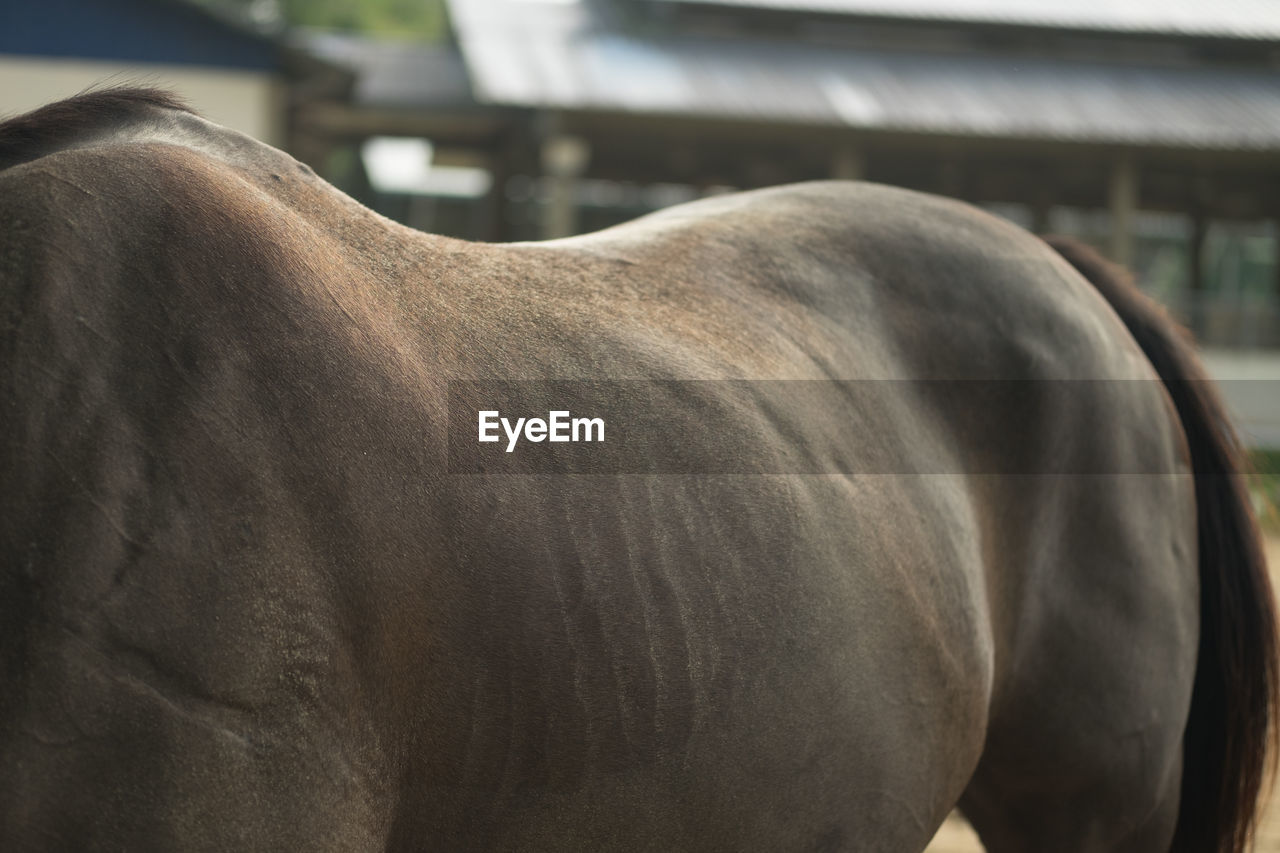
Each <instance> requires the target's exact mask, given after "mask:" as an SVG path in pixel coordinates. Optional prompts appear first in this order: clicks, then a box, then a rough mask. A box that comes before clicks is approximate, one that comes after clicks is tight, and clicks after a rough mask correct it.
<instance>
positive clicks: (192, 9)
mask: <svg viewBox="0 0 1280 853" xmlns="http://www.w3.org/2000/svg"><path fill="white" fill-rule="evenodd" d="M104 83H108V84H110V83H115V84H123V83H133V84H138V83H141V84H148V85H161V86H166V87H170V88H172V89H174V90H175V91H177V92H178V93H179V94H180V95H182V96H183V97H185V98H186V99H188V101H189V102H190V103H191V104H192V105H193V106H195V107H196V108H197V109H198V110H200V111H201V112H203V113H204V114H205V115H207V116H208V117H210V118H212V119H213V120H215V121H218V122H220V123H222V124H226V125H229V126H231V127H234V128H236V129H239V130H241V131H244V132H246V133H249V134H251V135H253V136H255V137H258V138H260V139H262V140H264V141H266V142H269V143H271V144H273V145H276V146H278V147H280V148H283V149H285V150H287V151H289V152H290V153H291V154H293V155H294V156H296V157H298V158H299V159H301V160H303V161H304V162H307V163H309V164H310V165H312V166H313V167H314V168H316V170H317V171H319V172H320V173H321V174H322V175H324V176H325V177H326V178H328V179H329V180H330V181H332V182H333V183H334V184H336V185H337V186H338V187H340V188H341V189H343V190H344V191H346V192H348V193H349V194H351V195H353V196H354V197H356V198H357V199H359V200H360V201H362V202H364V203H365V204H367V205H369V206H370V207H372V208H374V209H376V210H378V211H379V212H381V213H383V214H384V215H386V216H389V217H391V218H393V219H397V220H400V221H402V222H404V223H406V224H408V225H411V226H414V227H417V228H421V229H424V230H428V231H433V232H436V233H441V234H447V235H452V236H458V237H465V238H468V239H474V240H527V239H540V238H554V237H561V236H566V235H570V234H574V233H579V232H582V231H588V230H593V229H597V228H601V227H605V226H608V225H611V224H614V223H617V222H621V221H624V220H627V219H631V218H633V217H635V216H637V215H640V214H642V213H645V212H647V211H650V210H654V209H657V208H660V207H664V206H667V205H670V204H675V203H678V202H683V201H687V200H690V199H694V198H697V197H700V196H704V195H709V194H715V193H721V192H726V191H730V190H733V189H746V188H751V187H759V186H766V185H771V184H778V183H785V182H790V181H799V180H808V179H815V178H861V179H866V180H872V181H879V182H883V183H888V184H896V185H899V186H904V187H910V188H914V189H920V190H926V191H929V192H934V193H940V194H943V195H948V196H953V197H956V198H960V199H964V200H967V201H969V202H972V203H974V204H977V205H980V206H982V207H984V208H987V209H988V210H990V211H992V212H994V213H996V214H997V215H999V216H1003V217H1006V218H1008V219H1010V220H1012V221H1014V222H1016V223H1018V224H1020V225H1022V226H1024V227H1026V228H1029V229H1031V230H1033V231H1036V232H1058V233H1068V234H1073V235H1076V236H1078V237H1082V238H1083V239H1085V240H1087V241H1088V242H1090V243H1093V244H1094V245H1096V246H1097V247H1099V248H1100V249H1101V250H1102V251H1103V252H1104V253H1105V254H1107V255H1108V256H1110V257H1111V258H1113V259H1115V260H1117V261H1120V262H1122V263H1124V264H1127V265H1129V266H1130V267H1131V268H1132V269H1133V270H1134V271H1135V272H1136V274H1137V277H1138V280H1139V282H1140V284H1141V285H1142V287H1143V288H1144V289H1146V290H1147V291H1148V292H1149V293H1151V294H1152V295H1153V296H1155V297H1156V298H1157V299H1159V300H1160V301H1161V302H1163V303H1164V304H1165V305H1166V306H1168V308H1169V310H1170V311H1172V312H1173V313H1174V315H1175V316H1177V317H1178V318H1179V319H1180V320H1182V321H1183V322H1184V323H1185V324H1186V325H1187V326H1189V327H1190V328H1191V329H1192V330H1193V331H1194V332H1195V334H1196V336H1197V338H1198V339H1199V341H1200V343H1201V346H1202V348H1203V351H1204V354H1205V358H1206V361H1207V363H1208V365H1209V368H1210V371H1211V372H1212V373H1213V374H1214V375H1215V376H1216V377H1217V378H1218V379H1219V380H1221V381H1222V386H1223V389H1224V393H1225V395H1226V396H1227V398H1228V403H1229V405H1230V406H1231V407H1232V409H1233V410H1234V412H1235V415H1236V417H1237V419H1238V421H1239V423H1240V426H1241V428H1242V432H1243V434H1244V437H1245V440H1246V442H1247V443H1249V444H1250V446H1251V447H1252V449H1253V453H1254V459H1255V462H1256V465H1257V468H1258V470H1259V474H1258V475H1257V476H1256V477H1254V478H1253V485H1254V490H1255V496H1256V498H1257V501H1258V507H1259V509H1260V511H1261V512H1262V513H1263V514H1264V517H1268V514H1270V515H1269V519H1270V525H1271V526H1272V529H1273V531H1274V530H1276V529H1280V516H1277V515H1276V513H1275V510H1274V508H1269V507H1274V505H1275V503H1276V502H1277V499H1278V498H1280V390H1277V389H1280V251H1278V249H1277V245H1278V240H1280V224H1278V223H1280V0H1212V2H1210V0H35V2H31V0H23V2H17V0H0V115H8V114H13V113H16V112H21V111H24V110H27V109H31V108H34V107H37V106H40V105H41V104H44V103H47V102H49V101H53V100H56V99H58V98H62V97H66V96H69V95H72V94H75V93H76V92H78V91H81V90H83V89H84V88H86V87H89V86H93V85H102V84H104ZM1269 543H1270V544H1269V545H1268V548H1269V549H1270V551H1271V553H1272V554H1273V557H1272V561H1273V563H1280V558H1277V557H1276V556H1274V555H1277V554H1280V538H1275V537H1274V536H1273V538H1271V539H1270V540H1269ZM1271 814H1272V817H1271V818H1269V820H1268V822H1267V824H1266V826H1264V831H1263V836H1262V842H1261V844H1262V847H1261V849H1264V850H1266V851H1272V850H1274V851H1280V805H1277V806H1276V807H1274V808H1273V809H1272V812H1271ZM930 849H931V851H935V852H936V853H943V851H946V853H956V851H971V850H975V849H977V848H976V845H975V842H974V840H973V837H972V833H971V832H970V831H969V830H967V829H966V828H965V827H964V826H963V824H962V823H959V822H956V821H952V822H949V823H948V824H947V826H946V827H944V830H943V832H942V833H941V834H940V835H939V837H938V839H937V840H936V841H935V844H934V846H933V847H931V848H930Z"/></svg>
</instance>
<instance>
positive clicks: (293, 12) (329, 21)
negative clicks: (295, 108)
mask: <svg viewBox="0 0 1280 853" xmlns="http://www.w3.org/2000/svg"><path fill="white" fill-rule="evenodd" d="M172 2H188V3H194V4H195V5H197V6H203V7H204V8H206V9H209V10H210V11H212V12H215V13H217V14H219V15H221V16H223V17H224V18H228V19H230V20H233V21H239V22H240V23H242V24H244V25H247V26H249V27H251V28H253V29H256V30H259V31H261V32H276V31H278V30H280V29H281V28H284V27H312V28H316V29H325V30H338V31H341V32H349V33H359V34H361V35H368V36H376V37H378V38H405V39H415V40H418V41H437V40H440V39H443V38H445V36H446V35H447V34H448V20H447V18H446V14H445V5H444V2H445V0H172Z"/></svg>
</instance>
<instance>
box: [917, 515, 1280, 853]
mask: <svg viewBox="0 0 1280 853" xmlns="http://www.w3.org/2000/svg"><path fill="white" fill-rule="evenodd" d="M1267 565H1268V566H1270V568H1271V578H1272V583H1273V584H1274V585H1275V587H1276V588H1277V589H1280V536H1274V535H1273V536H1271V537H1269V538H1268V539H1267ZM925 853H982V845H981V844H980V843H979V842H978V836H977V835H975V834H974V832H973V830H972V829H971V828H970V827H969V825H968V824H967V823H965V822H964V820H963V819H962V818H960V817H959V816H957V815H952V817H951V818H949V819H948V820H947V822H946V823H945V824H943V825H942V829H940V830H938V834H937V835H936V836H934V838H933V842H932V843H931V844H930V845H929V847H928V849H927V850H926V851H925ZM1255 853H1280V783H1278V784H1277V785H1276V786H1275V790H1274V791H1273V792H1272V795H1271V799H1270V801H1269V802H1268V804H1267V806H1266V808H1265V809H1264V811H1263V817H1262V826H1261V827H1260V828H1259V830H1258V837H1257V846H1256V848H1255Z"/></svg>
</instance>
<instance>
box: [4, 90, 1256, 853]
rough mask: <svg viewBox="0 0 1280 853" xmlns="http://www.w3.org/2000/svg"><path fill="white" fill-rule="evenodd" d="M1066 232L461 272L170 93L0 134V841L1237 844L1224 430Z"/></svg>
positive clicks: (667, 219)
mask: <svg viewBox="0 0 1280 853" xmlns="http://www.w3.org/2000/svg"><path fill="white" fill-rule="evenodd" d="M1057 248H1058V249H1059V251H1060V252H1062V253H1064V254H1066V255H1067V257H1068V259H1069V260H1070V262H1071V263H1070V264H1069V263H1067V262H1066V261H1064V260H1063V258H1062V257H1061V256H1060V255H1059V254H1058V253H1056V252H1055V251H1053V250H1052V249H1051V248H1050V247H1049V246H1047V245H1045V243H1044V242H1042V241H1040V240H1038V239H1036V238H1035V237H1032V236H1030V235H1028V234H1026V233H1024V232H1022V231H1020V230H1018V229H1016V228H1014V227H1013V226H1010V225H1008V224H1005V223H1003V222H1001V221H999V220H997V219H995V218H992V217H990V216H988V215H986V214H984V213H981V212H979V211H977V210H975V209H973V208H970V207H967V206H965V205H962V204H958V203H955V202H952V201H946V200H943V199H939V198H933V197H930V196H925V195H920V194H915V193H909V192H904V191H901V190H895V189H890V188H886V187H880V186H875V185H870V184H858V183H817V184H809V185H803V186H795V187H784V188H779V189H771V190H763V191H758V192H750V193H744V194H741V195H735V196H729V197H721V198H716V199H709V200H704V201H699V202H695V203H693V204H690V205H685V206H681V207H678V208H673V209H671V210H667V211H663V212H661V213H658V214H655V215H652V216H648V217H645V218H644V219H641V220H639V221H637V222H634V223H631V224H629V225H625V226H621V227H618V228H614V229H611V230H609V231H606V232H603V233H600V234H594V235H588V236H584V237H579V238H574V239H569V240H561V241H556V242H552V243H546V244H516V245H477V244H471V243H465V242H460V241H457V240H450V239H445V238H440V237H435V236H431V235H427V234H421V233H417V232H414V231H411V230H409V229H406V228H403V227H400V226H398V225H396V224H394V223H391V222H389V221H386V220H384V219H382V218H380V217H378V216H377V215H375V214H373V213H371V212H370V211H368V210H366V209H364V208H362V207H361V206H360V205H358V204H356V203H355V202H353V201H352V200H350V199H349V198H347V197H345V196H343V195H342V194H341V193H339V192H337V191H336V190H335V189H333V188H332V187H331V186H329V185H328V184H326V183H325V182H323V181H322V180H320V179H318V178H317V177H316V176H315V175H314V174H313V173H312V172H311V171H310V170H309V169H307V168H306V167H304V166H301V165H299V164H298V163H297V162H295V161H294V160H292V159H291V158H290V157H288V156H287V155H285V154H282V153H280V152H279V151H276V150H274V149H272V148H269V147H267V146H265V145H262V144H259V143H257V142H254V141H253V140H250V139H248V138H246V137H243V136H241V135H239V134H236V133H234V132H231V131H228V130H225V129H222V128H219V127H217V126H215V125H213V124H210V123H209V122H207V121H205V120H203V119H201V118H199V117H198V116H196V115H194V114H193V113H191V112H189V111H187V110H186V109H184V108H183V107H182V106H181V105H180V104H179V103H177V102H175V101H174V100H173V99H171V98H170V97H168V96H165V95H163V94H160V93H157V92H153V91H140V90H115V91H102V92H95V93H91V94H86V95H83V96H80V97H78V98H75V99H72V100H70V101H65V102H62V103H59V104H54V105H52V106H49V107H46V108H44V109H42V110H39V111H37V112H35V113H31V114H29V115H26V116H21V117H18V118H15V119H13V120H10V121H8V122H7V123H5V124H3V125H0V323H3V338H2V339H0V340H2V344H0V407H2V409H0V410H2V411H3V419H2V420H0V430H2V436H3V443H2V444H0V482H3V484H4V488H3V497H2V498H0V501H2V502H0V847H2V848H3V849H4V850H108V849H109V850H121V849H123V850H165V851H171V850H196V849H200V850H308V851H312V850H335V851H336V850H362V851H368V850H384V849H394V850H440V851H471V850H476V851H478V850H518V851H570V850H583V851H586V850H591V851H597V850H653V851H672V850H682V851H757V850H758V851H834V850H856V851H919V850H921V849H922V848H923V847H924V846H925V845H926V843H927V842H928V841H929V839H930V837H931V836H932V835H933V833H934V831H935V830H936V829H937V827H938V826H939V824H940V823H941V821H942V820H943V818H944V817H945V816H946V814H947V813H948V811H949V810H951V809H952V808H953V807H954V806H956V805H957V804H959V805H960V806H961V807H962V808H963V809H964V810H965V812H966V813H967V814H968V815H969V816H970V818H971V819H972V821H973V823H974V825H975V826H976V827H977V829H978V831H979V833H980V834H981V836H982V838H983V840H984V842H985V843H986V845H987V847H988V848H989V849H990V850H992V851H1031V850H1035V851H1050V850H1061V851H1073V853H1075V851H1157V850H1167V849H1171V848H1172V849H1177V850H1187V851H1191V850H1196V851H1239V850H1243V849H1244V848H1245V845H1246V843H1247V838H1248V835H1249V832H1250V828H1251V826H1252V821H1253V817H1254V813H1255V804H1256V800H1257V798H1258V794H1259V787H1260V784H1261V780H1262V777H1263V775H1264V769H1265V765H1266V763H1267V756H1268V750H1269V744H1270V733H1271V727H1272V722H1273V715H1274V708H1275V704H1276V655H1275V636H1274V634H1275V628H1274V615H1273V611H1272V603H1271V593H1270V589H1269V587H1268V582H1267V578H1266V574H1265V567H1264V565H1263V560H1262V557H1261V554H1260V549H1259V544H1258V534H1257V532H1256V530H1255V527H1254V522H1253V520H1252V516H1251V515H1250V509H1249V505H1248V501H1247V499H1246V498H1247V496H1246V494H1245V492H1244V490H1243V488H1242V485H1241V478H1240V475H1239V470H1240V464H1241V463H1240V454H1239V450H1238V448H1237V445H1236V442H1235V438H1234V436H1233V434H1232V431H1231V428H1230V426H1229V425H1228V423H1227V420H1226V418H1225V416H1224V413H1223V409H1222V406H1221V405H1220V403H1219V402H1218V400H1217V398H1216V396H1215V395H1214V392H1213V390H1212V388H1211V386H1210V385H1209V384H1208V383H1207V382H1206V381H1205V380H1204V376H1203V372H1202V370H1201V368H1200V367H1199V365H1198V362H1197V360H1196V357H1195V355H1194V353H1193V350H1192V348H1191V346H1190V345H1189V344H1188V342H1187V341H1186V339H1185V338H1184V337H1183V336H1182V335H1181V334H1180V332H1179V330H1178V329H1176V328H1175V327H1174V325H1173V324H1172V323H1171V322H1170V321H1169V320H1167V319H1166V318H1165V317H1164V315H1162V314H1161V313H1160V312H1159V310H1158V309H1157V308H1156V307H1155V306H1154V305H1152V304H1151V303H1150V302H1149V301H1147V300H1146V299H1145V298H1143V297H1142V296H1141V295H1140V294H1139V293H1138V292H1137V291H1136V290H1135V289H1134V288H1133V286H1132V285H1131V284H1129V283H1127V282H1126V281H1125V280H1124V279H1123V277H1122V276H1121V275H1119V274H1118V273H1117V272H1116V271H1115V270H1114V269H1112V268H1110V267H1108V266H1107V265H1106V264H1105V263H1104V262H1102V261H1100V260H1099V259H1098V258H1097V257H1096V256H1093V255H1091V254H1089V253H1088V252H1087V251H1085V250H1083V249H1080V248H1078V247H1075V246H1071V245H1069V244H1057ZM1071 264H1074V265H1075V267H1076V268H1077V269H1079V270H1080V271H1081V272H1083V273H1084V275H1083V277H1082V276H1081V275H1080V274H1078V273H1077V272H1076V270H1075V269H1073V268H1072V265H1071ZM462 380H467V381H466V382H464V381H462ZM494 380H504V381H507V380H517V381H515V382H507V384H501V383H493V381H494ZM484 383H493V384H490V385H487V386H486V385H485V384H484ZM511 387H515V388H516V390H515V391H511ZM509 391H510V392H511V393H512V394H514V395H515V396H514V397H511V398H506V397H503V399H502V400H501V401H499V402H496V403H493V404H492V405H490V406H486V400H488V399H495V400H496V399H497V398H498V397H500V396H501V395H503V394H506V393H508V392H509ZM486 395H489V396H486ZM481 398H483V399H481ZM513 400H518V401H520V403H519V404H520V405H523V404H524V403H528V404H529V405H530V406H532V405H534V403H535V402H536V404H537V405H538V406H541V408H540V409H538V410H537V411H540V412H541V413H542V414H543V416H549V418H548V419H549V420H551V421H554V420H555V417H556V416H552V415H550V412H552V411H557V410H564V411H571V412H573V413H574V415H575V416H576V415H577V414H579V413H582V414H584V415H598V416H600V420H601V423H602V429H601V433H602V438H603V441H600V442H597V443H595V444H590V445H588V444H574V445H559V444H557V445H554V446H553V445H552V444H551V442H550V441H549V440H548V441H546V442H542V443H538V442H539V439H538V435H539V434H540V433H537V432H535V431H532V430H530V429H528V428H527V427H526V428H525V431H524V432H523V433H522V434H521V435H522V436H523V438H522V441H525V444H523V445H520V446H516V447H514V448H513V449H512V452H511V453H509V454H508V453H507V452H506V442H501V443H495V444H483V445H482V444H481V443H480V442H479V437H480V436H479V435H478V434H477V418H479V419H480V429H483V418H484V417H485V416H484V415H483V414H481V412H482V411H484V410H485V409H486V408H492V409H493V410H495V411H499V410H500V411H502V415H503V416H504V417H505V416H506V415H507V414H508V413H510V414H512V415H513V416H514V415H516V414H518V415H520V416H522V417H523V416H532V414H533V413H534V411H535V410H534V409H532V408H529V409H525V410H520V411H516V410H514V409H512V406H515V405H517V403H514V402H512V401H513ZM525 423H526V424H528V423H531V421H529V420H528V419H527V418H526V421H525ZM546 426H547V424H546V423H544V424H543V427H544V428H546ZM541 435H543V437H545V433H541ZM490 450H493V453H489V452H488V451H490ZM553 451H554V452H553ZM592 453H595V454H598V455H597V456H590V454H592ZM584 454H585V455H584ZM515 459H520V460H524V461H523V462H520V463H519V464H516V463H509V462H508V461H507V460H515ZM584 459H585V460H586V462H585V463H584V462H583V460H584ZM592 460H595V461H594V462H593V461H592ZM490 465H492V466H494V467H493V468H492V469H490V468H488V467H487V466H490ZM520 465H525V466H526V467H525V468H523V469H522V468H520ZM504 466H505V467H504ZM556 471H559V473H554V472H556ZM577 471H581V472H582V473H573V472H577Z"/></svg>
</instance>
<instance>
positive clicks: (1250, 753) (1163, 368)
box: [1048, 237, 1280, 853]
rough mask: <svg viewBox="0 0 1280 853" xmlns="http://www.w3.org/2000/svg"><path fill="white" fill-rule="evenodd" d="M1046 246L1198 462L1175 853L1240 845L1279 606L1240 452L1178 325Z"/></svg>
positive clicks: (1092, 258)
mask: <svg viewBox="0 0 1280 853" xmlns="http://www.w3.org/2000/svg"><path fill="white" fill-rule="evenodd" d="M1048 243H1049V245H1051V246H1052V247H1053V248H1054V249H1056V250H1057V251H1058V253H1059V254H1061V255H1062V256H1063V257H1064V258H1065V259H1066V260H1067V261H1068V262H1069V263H1070V264H1071V265H1072V266H1074V267H1075V268H1076V269H1077V270H1078V271H1079V272H1080V273H1081V274H1082V275H1084V277H1085V278H1087V279H1088V280H1089V281H1090V282H1092V283H1093V285H1094V286H1095V287H1096V288H1097V289H1098V291H1099V292H1100V293H1101V294H1102V295H1103V296H1104V297H1105V298H1106V300H1107V301H1108V302H1109V303H1111V307H1112V308H1113V309H1115V312H1116V313H1117V314H1119V315H1120V319H1121V320H1123V321H1124V324H1125V325H1126V326H1127V327H1128V328H1129V331H1130V333H1132V335H1133V337H1134V338H1135V339H1136V340H1137V342H1138V345H1139V346H1141V347H1142V351H1143V352H1144V353H1145V354H1146V356H1147V358H1148V360H1150V362H1151V364H1152V365H1153V366H1154V367H1155V369H1156V373H1157V374H1159V376H1160V379H1161V380H1162V381H1163V382H1164V384H1165V387H1166V388H1168V391H1169V395H1170V396H1171V397H1172V398H1173V404H1174V407H1175V408H1176V409H1177V411H1178V417H1179V419H1180V420H1181V422H1182V429H1183V432H1184V433H1185V434H1186V437H1187V444H1188V445H1189V447H1190V450H1191V464H1192V468H1193V470H1194V471H1195V489H1196V525H1197V531H1198V534H1199V543H1200V544H1199V549H1200V557H1199V560H1200V568H1199V572H1200V650H1199V658H1198V659H1197V662H1196V674H1195V687H1194V690H1193V693H1192V696H1191V712H1190V717H1189V718H1188V720H1187V729H1186V733H1185V734H1184V736H1183V766H1182V799H1181V805H1180V807H1179V812H1178V828H1177V832H1176V834H1175V836H1174V842H1173V847H1172V850H1174V851H1205V853H1240V851H1243V850H1245V849H1246V848H1247V846H1248V844H1249V839H1250V836H1251V834H1252V831H1253V828H1254V822H1255V819H1256V817H1257V807H1258V799H1259V796H1260V794H1261V793H1262V789H1263V783H1264V780H1265V779H1266V777H1268V775H1269V771H1271V770H1272V769H1273V762H1274V758H1275V753H1274V751H1273V749H1272V747H1273V738H1274V735H1275V726H1276V722H1277V721H1276V709H1277V704H1278V700H1280V681H1278V677H1277V673H1278V672H1280V670H1278V663H1277V645H1276V615H1275V605H1274V603H1273V600H1272V597H1271V583H1270V581H1269V579H1268V576H1267V566H1266V559H1265V557H1264V556H1263V550H1262V540H1261V537H1260V534H1259V532H1258V526H1257V522H1256V521H1255V519H1254V517H1253V512H1252V509H1251V507H1250V503H1249V495H1248V492H1247V491H1246V489H1245V482H1244V477H1243V473H1242V472H1243V471H1244V469H1245V467H1246V463H1245V457H1244V455H1243V453H1242V452H1241V448H1240V443H1239V439H1238V438H1237V437H1236V434H1235V431H1234V430H1233V429H1232V427H1231V424H1230V422H1229V421H1228V420H1227V415H1226V411H1225V409H1224V407H1223V405H1222V401H1221V399H1220V398H1219V396H1218V393H1217V390H1216V388H1215V387H1214V386H1213V384H1212V383H1211V382H1210V381H1209V378H1208V374H1207V373H1206V372H1205V370H1204V368H1203V366H1201V364H1200V361H1199V359H1198V358H1197V357H1196V354H1195V350H1194V348H1193V346H1192V342H1191V338H1190V336H1189V335H1188V334H1187V333H1186V331H1185V330H1184V329H1183V328H1182V327H1180V326H1179V325H1178V324H1177V323H1175V322H1174V321H1173V320H1172V319H1171V318H1170V317H1169V316H1168V314H1166V313H1165V312H1164V310H1163V309H1162V308H1161V307H1160V306H1159V305H1157V304H1156V303H1155V302H1154V301H1152V300H1151V299H1149V298H1148V297H1147V296H1146V295H1144V294H1143V293H1142V292H1141V291H1139V290H1138V288H1137V287H1136V286H1135V285H1134V284H1133V282H1132V280H1131V278H1130V276H1129V274H1128V273H1127V272H1126V271H1125V270H1124V269H1122V268H1121V267H1118V266H1116V265H1114V264H1112V263H1110V262H1108V261H1105V260H1103V259H1102V257H1101V256H1099V255H1098V254H1097V253H1096V252H1094V251H1093V250H1092V249H1090V248H1088V247H1087V246H1084V245H1082V244H1080V243H1077V242H1075V241H1073V240H1070V239H1067V238H1061V237H1051V238H1048Z"/></svg>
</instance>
